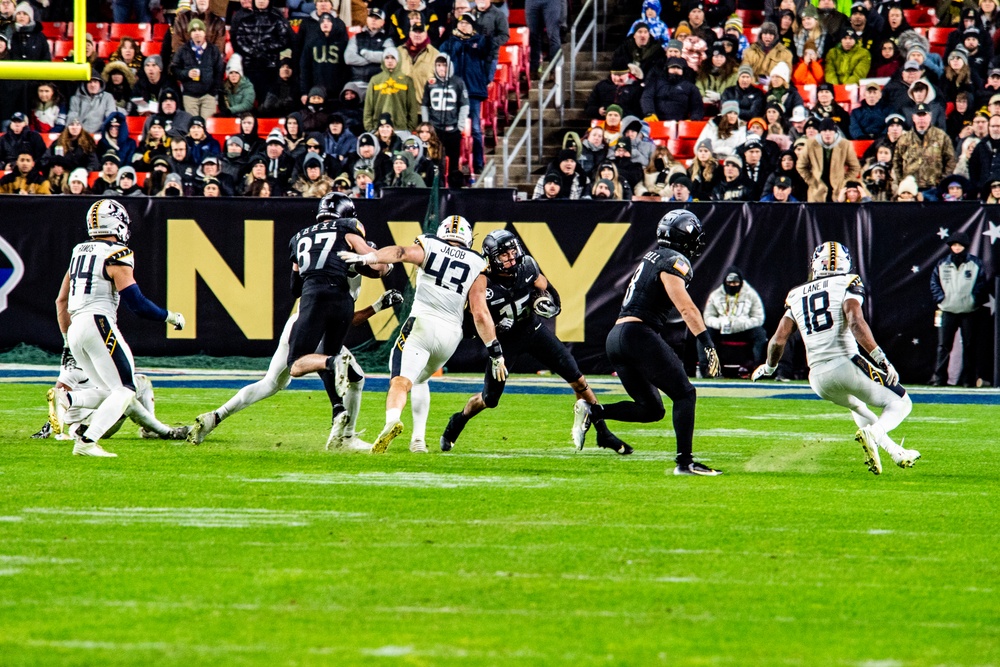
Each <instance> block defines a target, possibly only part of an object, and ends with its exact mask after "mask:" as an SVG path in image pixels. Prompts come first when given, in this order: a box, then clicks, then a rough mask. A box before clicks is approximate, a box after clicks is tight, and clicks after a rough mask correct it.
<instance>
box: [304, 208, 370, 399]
mask: <svg viewBox="0 0 1000 667" xmlns="http://www.w3.org/2000/svg"><path fill="white" fill-rule="evenodd" d="M288 245H289V250H290V254H291V261H292V277H291V278H292V285H291V286H292V295H293V296H296V297H301V300H300V301H299V319H298V320H297V321H296V322H295V325H294V326H293V327H292V334H291V338H290V340H289V346H288V366H289V369H290V374H291V376H292V377H302V376H303V375H307V374H308V373H313V372H317V373H319V376H320V378H321V379H322V380H323V385H324V386H325V387H326V391H327V394H328V395H329V396H330V403H331V404H332V405H333V406H334V411H335V412H337V408H338V407H340V408H341V409H343V408H342V405H341V402H340V400H339V398H340V397H339V395H338V394H337V392H336V389H335V384H336V383H335V376H334V367H335V363H336V359H337V356H338V355H339V354H340V348H341V347H342V346H343V344H344V338H345V337H346V336H347V330H348V329H349V328H350V326H351V322H352V320H353V319H354V299H353V298H352V297H351V292H350V283H349V281H350V278H351V276H352V274H353V273H354V272H355V270H357V267H354V266H352V265H349V264H348V263H347V262H345V261H344V260H342V259H341V258H340V256H339V255H338V254H337V253H338V252H340V251H343V250H352V251H354V252H358V253H368V252H371V248H370V247H369V246H368V244H367V243H366V242H365V227H364V225H362V224H361V221H360V220H358V218H357V212H356V211H355V209H354V202H353V201H351V199H350V197H348V196H347V195H344V194H341V193H339V192H331V193H330V194H328V195H326V196H325V197H323V199H321V200H320V203H319V210H318V211H317V212H316V224H314V225H311V226H309V227H306V228H305V229H303V230H301V231H300V232H299V233H298V234H296V235H295V236H293V237H292V240H291V241H290V242H289V244H288ZM388 269H389V267H388V266H386V265H384V264H374V265H372V266H369V267H362V268H361V270H360V272H361V273H363V274H364V275H367V276H369V277H378V276H380V275H382V274H384V273H386V272H387V271H388ZM320 341H322V342H323V354H318V353H316V350H317V349H318V347H319V344H320ZM334 416H336V415H334Z"/></svg>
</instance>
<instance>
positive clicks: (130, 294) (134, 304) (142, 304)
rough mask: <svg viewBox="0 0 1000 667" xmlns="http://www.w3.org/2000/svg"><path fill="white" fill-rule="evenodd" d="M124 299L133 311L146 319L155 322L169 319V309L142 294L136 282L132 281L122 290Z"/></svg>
mask: <svg viewBox="0 0 1000 667" xmlns="http://www.w3.org/2000/svg"><path fill="white" fill-rule="evenodd" d="M121 297H122V301H124V302H125V305H126V306H127V307H128V309H129V310H131V311H132V312H133V313H135V314H136V315H138V316H139V317H141V318H142V319H144V320H153V321H154V322H164V321H166V319H167V311H166V310H164V309H163V308H161V307H159V306H157V305H156V304H155V303H153V302H152V301H150V300H149V299H147V298H146V297H145V296H143V294H142V290H140V289H139V286H138V285H137V284H135V283H132V284H131V285H129V286H128V287H126V288H125V289H123V290H122V291H121Z"/></svg>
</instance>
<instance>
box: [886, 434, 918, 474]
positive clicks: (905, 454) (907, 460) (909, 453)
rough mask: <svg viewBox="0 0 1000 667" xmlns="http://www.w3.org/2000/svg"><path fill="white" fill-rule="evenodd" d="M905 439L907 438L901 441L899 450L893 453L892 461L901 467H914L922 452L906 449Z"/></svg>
mask: <svg viewBox="0 0 1000 667" xmlns="http://www.w3.org/2000/svg"><path fill="white" fill-rule="evenodd" d="M904 441H905V438H904V440H901V441H900V442H899V451H896V452H893V453H892V462H893V463H895V464H896V465H898V466H899V467H900V468H912V467H913V464H914V462H915V461H916V460H917V459H919V458H920V452H918V451H917V450H915V449H904V448H903V442H904Z"/></svg>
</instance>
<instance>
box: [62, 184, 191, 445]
mask: <svg viewBox="0 0 1000 667" xmlns="http://www.w3.org/2000/svg"><path fill="white" fill-rule="evenodd" d="M129 224H130V221H129V217H128V212H126V211H125V209H124V208H123V207H122V205H121V204H119V203H118V202H116V201H114V200H111V199H101V200H99V201H97V202H95V203H94V204H93V205H92V206H91V207H90V210H89V211H87V234H88V235H89V236H90V241H87V242H85V243H80V244H78V245H77V246H76V247H75V248H73V256H72V258H71V259H70V264H69V271H68V272H67V273H66V276H65V278H63V284H62V287H61V288H60V290H59V297H58V299H57V300H56V304H57V306H56V311H57V316H58V318H59V328H60V329H61V330H62V331H63V333H64V334H66V337H67V342H68V343H69V348H70V351H71V353H72V354H73V357H74V358H75V359H76V362H77V363H78V364H79V366H80V369H81V370H82V371H83V372H84V374H85V375H86V376H87V377H88V378H90V379H91V380H92V381H93V382H94V384H95V387H94V388H93V389H87V390H83V391H74V392H70V393H65V394H62V395H61V396H60V399H59V400H60V402H62V404H63V407H64V408H65V409H66V410H69V409H70V408H74V407H76V408H87V409H93V410H94V413H93V416H92V418H91V421H90V424H89V425H88V426H87V427H86V428H78V429H76V433H75V434H74V440H75V444H74V445H73V454H74V455H77V456H103V457H114V456H117V454H112V453H111V452H107V451H105V450H104V449H103V448H102V447H101V445H100V444H99V441H100V439H101V438H102V437H104V436H105V434H107V433H108V432H109V431H110V430H111V428H112V427H114V426H115V425H116V424H117V423H118V420H119V419H120V418H121V416H122V413H123V412H125V410H126V408H128V407H129V405H130V404H131V403H132V402H133V401H135V396H136V379H135V361H134V360H133V359H132V351H131V350H130V349H129V347H128V344H127V343H126V342H125V339H124V338H122V335H121V332H119V331H118V322H117V320H118V301H119V299H121V300H123V301H125V305H126V306H128V308H129V310H131V311H132V312H133V313H135V314H136V315H138V316H139V317H141V318H143V319H147V320H153V321H156V322H166V323H167V324H171V325H173V326H174V328H175V329H183V328H184V316H183V315H181V314H180V313H172V312H170V311H167V310H164V309H163V308H161V307H159V306H157V305H156V304H154V303H153V302H151V301H150V300H149V299H147V298H146V297H145V296H143V294H142V292H141V291H140V290H139V286H138V285H137V284H136V282H135V278H134V277H133V267H134V262H135V259H134V256H133V253H132V250H131V249H129V247H128V242H129Z"/></svg>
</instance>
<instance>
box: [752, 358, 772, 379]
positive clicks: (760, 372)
mask: <svg viewBox="0 0 1000 667" xmlns="http://www.w3.org/2000/svg"><path fill="white" fill-rule="evenodd" d="M776 370H778V367H777V366H768V365H767V362H765V363H763V364H761V365H760V366H758V367H757V368H755V369H754V371H753V374H752V375H751V376H750V381H751V382H756V381H757V380H760V379H761V378H766V377H770V376H772V375H774V371H776Z"/></svg>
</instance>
